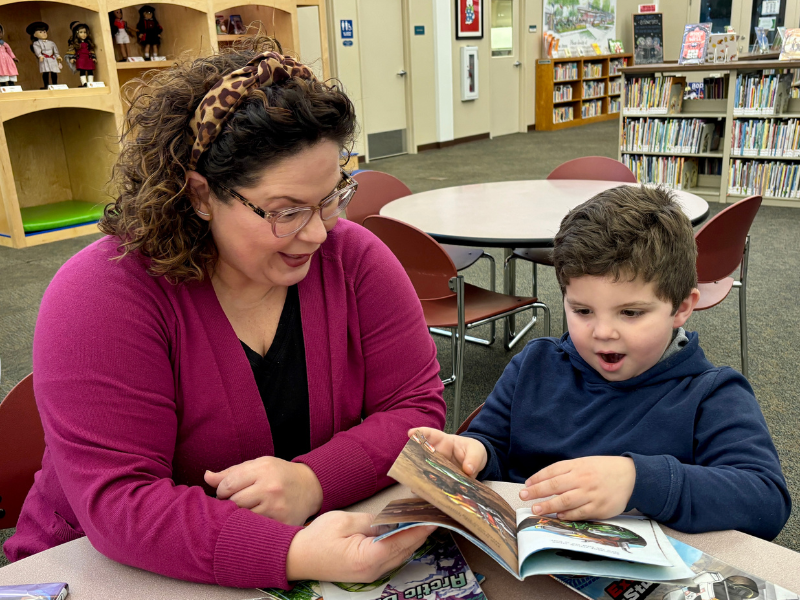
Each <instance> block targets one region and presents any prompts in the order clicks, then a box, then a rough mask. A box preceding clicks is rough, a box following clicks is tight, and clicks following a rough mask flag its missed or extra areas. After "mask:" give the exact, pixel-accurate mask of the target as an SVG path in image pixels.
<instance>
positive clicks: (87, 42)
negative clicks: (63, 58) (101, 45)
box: [67, 21, 97, 87]
mask: <svg viewBox="0 0 800 600" xmlns="http://www.w3.org/2000/svg"><path fill="white" fill-rule="evenodd" d="M69 28H70V29H71V30H72V36H71V37H70V38H69V41H68V44H69V52H68V54H67V60H68V61H69V63H70V64H71V65H72V68H73V71H78V73H79V75H80V78H81V87H86V83H87V82H89V83H92V82H93V81H94V70H95V67H96V66H97V60H96V56H95V53H94V50H95V45H94V41H93V40H92V35H91V32H90V31H89V26H88V25H87V24H86V23H81V22H79V21H73V22H72V23H70V25H69Z"/></svg>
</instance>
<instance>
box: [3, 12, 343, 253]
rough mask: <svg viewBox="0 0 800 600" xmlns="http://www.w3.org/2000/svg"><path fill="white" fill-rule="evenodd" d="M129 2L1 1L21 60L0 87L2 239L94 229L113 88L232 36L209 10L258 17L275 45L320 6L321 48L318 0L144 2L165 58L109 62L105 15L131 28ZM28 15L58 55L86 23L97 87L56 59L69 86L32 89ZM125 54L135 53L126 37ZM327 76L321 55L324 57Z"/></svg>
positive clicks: (115, 105) (115, 117) (288, 45)
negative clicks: (10, 84)
mask: <svg viewBox="0 0 800 600" xmlns="http://www.w3.org/2000/svg"><path fill="white" fill-rule="evenodd" d="M144 4H145V2H144V1H143V0H140V1H139V2H138V3H136V4H132V3H131V0H65V1H59V2H55V1H37V0H33V1H31V0H21V1H8V0H0V23H2V24H3V27H4V29H5V40H6V42H8V44H9V45H10V46H11V47H12V48H13V49H14V52H15V54H16V56H17V58H19V64H18V68H19V79H18V82H17V83H18V85H21V86H22V88H23V90H24V91H22V92H9V93H0V246H9V247H13V248H24V247H27V246H34V245H38V244H44V243H48V242H53V241H57V240H63V239H69V238H74V237H78V236H81V235H88V234H92V233H97V232H98V229H97V224H96V223H97V219H98V218H99V215H100V214H102V207H103V206H104V205H105V204H107V203H109V202H110V201H111V197H112V196H111V194H112V193H113V192H112V190H111V189H110V188H109V187H108V182H109V179H110V177H111V167H112V165H113V162H114V157H115V152H116V147H115V140H114V136H115V135H116V134H117V132H118V131H119V130H120V128H121V126H122V120H123V115H124V110H125V108H126V106H125V103H124V101H123V99H122V94H121V86H123V85H124V84H125V83H127V82H128V81H130V80H132V79H136V78H139V77H141V76H142V75H143V74H144V73H145V72H146V71H149V70H151V69H158V68H166V67H169V66H171V65H172V64H174V62H175V60H176V59H178V58H180V57H181V56H201V55H204V54H209V53H211V52H213V51H214V50H216V49H218V47H219V45H220V44H222V45H224V44H226V43H230V42H232V41H234V40H235V39H238V37H240V36H218V35H217V31H216V25H215V14H219V13H222V14H224V15H226V16H228V17H229V16H230V15H231V14H234V15H239V16H240V17H241V19H242V21H243V22H244V24H245V25H248V24H250V23H252V22H254V21H260V23H261V25H262V28H263V31H264V32H265V33H267V34H269V35H274V36H276V37H277V38H278V40H279V41H280V42H281V44H282V46H283V49H284V50H285V51H287V52H294V51H295V50H296V49H297V48H298V46H299V44H298V40H299V30H298V20H297V7H298V5H301V6H305V5H309V4H311V5H318V6H319V10H320V29H321V31H320V36H321V39H322V42H323V47H326V46H327V31H326V23H327V18H326V16H325V12H324V11H325V2H324V0H304V1H302V2H298V1H297V0H263V1H256V2H243V0H170V1H169V2H148V4H151V5H152V6H153V7H155V9H156V18H157V19H158V21H159V23H160V24H161V26H162V27H163V33H162V35H161V44H160V47H159V52H158V55H159V56H163V57H165V59H166V60H163V61H141V62H117V59H118V58H121V57H120V56H115V53H117V52H118V50H117V49H116V48H115V46H114V43H113V38H112V34H111V25H110V23H109V18H108V13H109V12H110V11H113V10H117V9H122V10H123V17H124V20H126V21H127V24H128V27H129V28H130V29H131V30H133V31H134V32H135V31H136V24H137V22H138V19H139V13H138V9H139V8H140V7H141V6H142V5H144ZM34 21H44V22H46V23H48V25H49V26H50V30H49V34H50V35H49V38H50V39H52V40H53V41H54V42H56V45H57V46H58V49H59V52H60V54H61V55H62V56H63V55H64V54H65V53H66V51H67V39H68V38H69V35H70V31H69V24H70V23H71V22H72V21H82V22H85V23H87V24H88V25H89V27H90V28H91V31H92V37H93V39H94V42H95V44H96V46H97V47H96V49H95V53H96V56H97V67H96V70H95V72H94V76H95V81H99V82H103V84H104V87H94V88H80V87H78V86H79V85H80V81H79V78H78V75H74V74H73V73H72V72H71V71H70V69H69V68H68V67H67V64H66V61H65V62H64V66H63V69H62V71H61V73H60V74H59V80H58V81H59V83H66V84H67V85H68V86H69V89H60V90H40V89H39V88H40V87H41V85H42V80H41V77H40V74H39V69H38V65H37V62H36V57H35V56H34V55H33V54H32V53H31V52H30V51H29V49H28V46H29V45H30V40H29V37H28V35H27V34H26V33H25V28H26V27H27V25H28V24H29V23H32V22H34ZM130 37H131V42H130V44H129V51H130V55H131V56H141V54H142V53H141V48H140V47H139V45H138V44H137V42H136V39H135V36H133V35H132V36H130ZM323 63H324V64H323V68H324V71H325V73H326V76H327V74H328V73H329V66H328V64H327V56H323Z"/></svg>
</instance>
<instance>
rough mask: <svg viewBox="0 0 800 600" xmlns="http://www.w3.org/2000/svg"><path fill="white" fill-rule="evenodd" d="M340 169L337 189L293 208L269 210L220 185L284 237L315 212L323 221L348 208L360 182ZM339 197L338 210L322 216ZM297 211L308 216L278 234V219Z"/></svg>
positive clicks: (304, 224) (309, 218)
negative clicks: (314, 203) (285, 231)
mask: <svg viewBox="0 0 800 600" xmlns="http://www.w3.org/2000/svg"><path fill="white" fill-rule="evenodd" d="M340 171H341V174H342V179H341V181H340V182H339V183H338V185H337V186H336V189H335V190H333V191H332V192H331V193H330V194H328V195H327V196H325V198H323V199H322V201H321V202H320V203H319V204H317V205H316V206H296V207H292V208H284V209H283V210H276V211H270V212H267V211H265V210H264V209H263V208H259V207H258V206H256V205H255V204H253V203H252V202H250V201H249V200H248V199H247V198H245V197H244V196H242V195H241V194H240V193H238V192H235V191H233V190H232V189H230V188H228V187H225V186H224V185H219V187H220V188H222V189H223V190H225V191H226V192H228V193H229V194H230V195H231V196H233V197H234V198H236V199H237V200H238V201H239V202H241V203H242V204H244V205H245V206H246V207H247V208H249V209H250V210H252V211H253V212H254V213H256V214H257V215H258V216H259V217H261V218H262V219H264V220H265V221H267V222H269V224H270V225H271V226H272V235H274V236H275V237H276V238H283V237H289V236H290V235H294V234H295V233H297V232H298V231H300V230H301V229H302V228H303V227H305V226H306V225H308V223H309V221H311V219H312V218H313V217H314V213H315V212H319V216H320V218H321V219H322V220H323V221H327V220H329V219H332V218H334V217H338V216H339V215H340V214H342V211H344V209H345V208H347V205H348V204H349V203H350V200H351V199H352V198H353V195H354V194H355V192H356V190H357V189H358V182H357V181H356V180H355V179H353V178H352V177H350V175H348V174H347V173H345V171H344V169H340ZM344 194H347V195H344ZM337 198H341V199H342V200H341V201H340V203H339V205H338V207H337V208H338V210H337V211H336V212H335V213H333V214H331V215H328V216H327V217H323V216H322V211H323V209H325V208H327V207H328V206H329V205H330V204H331V202H333V201H334V200H336V199H337ZM297 213H306V214H307V215H308V216H307V217H305V218H304V219H303V221H302V222H301V223H300V225H299V226H298V227H297V229H295V230H294V231H291V232H289V233H281V234H278V231H277V225H278V220H279V219H281V218H283V217H287V216H290V215H294V214H297Z"/></svg>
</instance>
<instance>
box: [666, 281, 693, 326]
mask: <svg viewBox="0 0 800 600" xmlns="http://www.w3.org/2000/svg"><path fill="white" fill-rule="evenodd" d="M699 300H700V290H698V289H697V288H692V291H691V292H689V295H688V296H686V298H684V299H683V302H681V304H680V306H679V307H678V310H677V311H675V314H674V315H673V316H672V319H673V321H672V328H673V329H675V328H677V327H683V324H684V323H686V321H688V320H689V317H690V316H691V315H692V311H693V310H694V307H695V306H697V302H698V301H699Z"/></svg>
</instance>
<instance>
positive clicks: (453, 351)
mask: <svg viewBox="0 0 800 600" xmlns="http://www.w3.org/2000/svg"><path fill="white" fill-rule="evenodd" d="M442 331H443V330H442ZM447 333H449V334H450V359H451V363H452V367H453V374H452V375H450V377H448V378H447V379H442V383H443V384H444V385H450V384H451V383H455V380H456V361H457V358H458V357H457V356H456V352H457V350H456V330H455V329H451V330H449V331H448V332H447Z"/></svg>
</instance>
